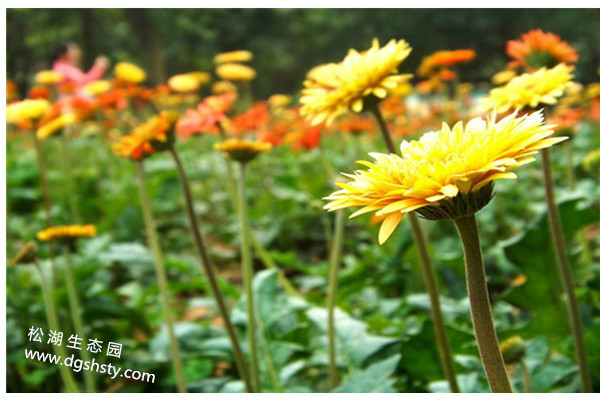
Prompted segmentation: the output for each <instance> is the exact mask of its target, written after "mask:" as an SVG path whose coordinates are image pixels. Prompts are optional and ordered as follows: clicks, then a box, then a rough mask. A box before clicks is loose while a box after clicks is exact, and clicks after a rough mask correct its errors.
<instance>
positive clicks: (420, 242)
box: [371, 106, 460, 393]
mask: <svg viewBox="0 0 600 400" xmlns="http://www.w3.org/2000/svg"><path fill="white" fill-rule="evenodd" d="M371 112H372V113H373V115H374V116H375V119H376V120H377V123H378V124H379V128H380V130H381V133H382V135H383V139H384V140H385V143H386V146H387V149H388V151H389V152H390V153H393V154H398V152H397V150H396V148H395V147H394V143H393V141H392V137H391V135H390V131H389V129H388V127H387V124H386V123H385V120H384V119H383V115H382V114H381V110H380V109H379V107H378V106H375V107H373V108H372V109H371ZM408 219H409V221H410V227H411V230H412V234H413V238H414V241H415V245H416V246H417V250H418V253H419V261H420V264H421V269H422V271H423V277H424V278H425V288H426V289H427V294H428V295H429V303H430V305H431V321H432V323H433V330H434V332H435V338H436V342H437V346H438V350H439V352H440V358H441V362H442V367H443V370H444V376H445V377H446V380H447V381H448V383H449V385H450V389H451V390H452V392H454V393H458V392H460V388H459V387H458V381H457V380H456V370H455V369H454V363H453V356H452V350H451V348H450V343H449V342H448V334H447V333H446V327H445V326H444V319H443V317H442V310H441V307H440V294H439V290H438V286H437V282H436V279H435V272H434V270H433V265H432V263H431V258H430V257H429V252H428V251H427V241H426V238H425V235H424V233H423V230H422V229H421V224H420V223H419V220H418V218H417V216H416V215H415V214H414V213H412V212H410V213H408Z"/></svg>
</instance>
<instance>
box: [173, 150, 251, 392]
mask: <svg viewBox="0 0 600 400" xmlns="http://www.w3.org/2000/svg"><path fill="white" fill-rule="evenodd" d="M169 152H170V153H171V156H172V157H173V161H174V162H175V166H176V168H177V174H178V176H179V181H180V182H181V187H182V189H183V195H184V199H185V210H186V213H187V216H188V220H189V222H190V230H191V232H192V236H193V238H194V245H195V246H196V251H197V252H198V255H199V257H200V260H201V269H202V273H203V274H204V276H206V278H207V280H208V283H209V286H210V290H211V292H212V296H213V297H214V299H215V301H216V302H217V307H218V309H219V313H220V314H221V317H222V318H223V322H224V324H225V330H226V331H227V335H228V336H229V340H230V341H231V348H232V351H233V359H234V361H235V364H236V367H237V369H238V371H239V374H240V377H241V378H242V381H243V382H244V385H245V386H246V391H247V392H253V391H254V390H253V388H254V386H253V385H252V382H251V380H250V373H249V372H248V366H247V365H246V362H245V361H244V355H243V352H242V348H241V346H240V341H239V339H238V336H237V333H236V332H235V328H234V326H233V324H232V323H231V318H230V317H229V312H228V311H227V305H226V304H225V298H224V296H223V293H222V292H221V289H220V288H219V284H218V282H217V274H216V271H215V268H214V266H213V264H212V261H211V259H210V257H209V255H208V252H207V250H206V246H205V245H204V241H203V240H202V235H201V234H200V228H199V226H198V220H197V218H196V214H195V212H194V201H193V198H192V193H191V191H190V185H189V181H188V178H187V175H186V173H185V169H184V168H183V164H182V163H181V159H180V158H179V154H178V153H177V151H176V150H175V148H174V147H171V148H170V149H169Z"/></svg>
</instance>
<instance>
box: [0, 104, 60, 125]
mask: <svg viewBox="0 0 600 400" xmlns="http://www.w3.org/2000/svg"><path fill="white" fill-rule="evenodd" d="M50 108H51V106H50V102H49V101H48V100H44V99H36V100H31V99H27V100H23V101H19V102H16V103H11V104H9V105H8V106H6V121H7V122H10V123H15V124H16V123H19V122H23V121H35V120H38V119H40V118H42V117H43V116H44V115H46V114H47V113H48V112H49V111H50Z"/></svg>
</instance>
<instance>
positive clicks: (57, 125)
mask: <svg viewBox="0 0 600 400" xmlns="http://www.w3.org/2000/svg"><path fill="white" fill-rule="evenodd" d="M77 121H79V118H78V117H77V114H76V113H74V112H70V113H67V114H63V115H60V116H58V117H56V118H55V119H53V120H52V121H50V122H48V123H47V124H44V125H43V126H41V127H40V128H38V130H37V132H36V135H37V137H38V139H42V140H43V139H47V138H48V137H50V136H52V135H54V134H55V133H56V132H58V131H59V130H61V129H62V128H64V127H65V126H70V125H73V124H75V123H77Z"/></svg>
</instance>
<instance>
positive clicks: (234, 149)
mask: <svg viewBox="0 0 600 400" xmlns="http://www.w3.org/2000/svg"><path fill="white" fill-rule="evenodd" d="M271 147H272V146H271V143H268V142H262V141H256V142H253V141H249V140H242V139H227V140H224V141H222V142H219V143H215V146H214V148H215V150H219V151H221V152H223V153H225V154H227V155H228V156H229V157H231V158H232V159H234V160H236V161H239V162H248V161H251V160H253V159H254V158H255V157H256V156H258V155H259V154H260V153H264V152H267V151H269V150H271Z"/></svg>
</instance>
